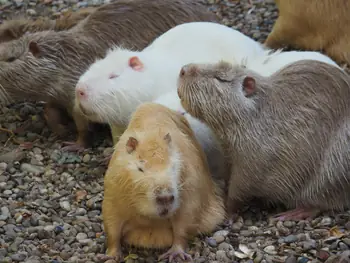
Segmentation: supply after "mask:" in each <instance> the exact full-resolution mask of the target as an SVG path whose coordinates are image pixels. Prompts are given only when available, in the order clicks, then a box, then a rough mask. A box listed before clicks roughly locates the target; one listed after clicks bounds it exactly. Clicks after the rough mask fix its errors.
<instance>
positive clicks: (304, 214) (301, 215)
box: [274, 208, 319, 221]
mask: <svg viewBox="0 0 350 263" xmlns="http://www.w3.org/2000/svg"><path fill="white" fill-rule="evenodd" d="M318 213H319V210H318V209H311V208H309V209H306V208H296V209H293V210H289V211H286V212H283V213H280V214H277V215H275V216H274V218H277V219H278V220H280V221H284V220H294V221H299V220H304V219H307V218H313V217H315V216H316V214H318Z"/></svg>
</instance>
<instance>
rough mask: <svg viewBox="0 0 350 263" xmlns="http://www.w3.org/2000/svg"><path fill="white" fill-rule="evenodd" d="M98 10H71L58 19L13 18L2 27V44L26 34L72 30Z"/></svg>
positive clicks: (90, 8)
mask: <svg viewBox="0 0 350 263" xmlns="http://www.w3.org/2000/svg"><path fill="white" fill-rule="evenodd" d="M96 9H97V8H96V7H87V8H81V9H79V10H77V11H72V10H69V11H67V12H65V13H63V14H62V15H61V16H60V17H58V18H57V19H51V18H50V17H44V16H42V17H38V18H36V19H33V18H29V17H26V16H23V15H21V16H17V17H13V18H12V19H10V20H5V21H4V22H3V23H2V24H1V25H0V43H2V42H6V41H10V40H15V39H18V38H20V37H22V36H23V35H24V34H26V33H35V32H40V31H46V30H54V31H62V30H67V29H70V28H72V27H74V26H75V25H77V24H78V23H79V22H80V21H81V20H83V19H84V18H86V17H87V16H88V15H90V14H91V13H92V12H94V11H95V10H96Z"/></svg>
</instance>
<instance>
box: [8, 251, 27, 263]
mask: <svg viewBox="0 0 350 263" xmlns="http://www.w3.org/2000/svg"><path fill="white" fill-rule="evenodd" d="M26 257H27V256H26V255H25V254H24V253H16V254H13V255H11V259H12V260H14V261H19V262H23V261H24V260H25V259H26Z"/></svg>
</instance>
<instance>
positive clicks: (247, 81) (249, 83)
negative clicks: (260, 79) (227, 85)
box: [242, 77, 256, 97]
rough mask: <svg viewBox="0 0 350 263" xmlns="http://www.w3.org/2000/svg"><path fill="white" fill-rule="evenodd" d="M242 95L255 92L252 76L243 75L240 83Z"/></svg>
mask: <svg viewBox="0 0 350 263" xmlns="http://www.w3.org/2000/svg"><path fill="white" fill-rule="evenodd" d="M242 87H243V92H244V96H246V97H250V96H252V95H254V93H255V92H256V85H255V79H254V78H252V77H245V78H244V80H243V83H242Z"/></svg>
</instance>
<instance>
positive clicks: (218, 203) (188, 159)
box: [102, 103, 225, 257]
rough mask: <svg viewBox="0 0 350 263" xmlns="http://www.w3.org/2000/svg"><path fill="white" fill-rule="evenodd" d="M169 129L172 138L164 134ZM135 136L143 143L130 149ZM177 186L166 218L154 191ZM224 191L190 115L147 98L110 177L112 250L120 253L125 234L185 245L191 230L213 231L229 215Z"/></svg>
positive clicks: (132, 240) (141, 242) (107, 209)
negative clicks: (160, 213) (159, 210)
mask: <svg viewBox="0 0 350 263" xmlns="http://www.w3.org/2000/svg"><path fill="white" fill-rule="evenodd" d="M167 133H169V134H170V137H171V142H170V143H167V142H166V140H165V139H164V138H165V135H166V134H167ZM131 136H132V137H135V138H136V139H137V141H138V145H137V146H136V148H135V150H134V151H133V152H131V153H128V151H127V150H126V145H127V141H128V140H129V138H130V137H131ZM174 152H176V153H177V154H179V156H177V157H176V155H174ZM142 160H144V161H145V162H143V161H142ZM136 167H142V169H143V170H144V173H141V172H139V171H138V170H137V168H136ZM176 171H177V172H176ZM174 174H177V175H178V179H174V178H176V176H175V175H174ZM174 180H175V181H174ZM136 181H137V183H136ZM172 181H174V182H176V184H175V185H173V184H172V183H171V182H172ZM172 187H175V188H176V189H177V190H178V195H177V196H178V197H177V200H178V202H179V203H178V204H179V206H178V209H177V210H175V212H174V214H173V215H172V216H171V217H168V218H161V217H160V216H158V215H157V213H156V205H155V202H154V199H153V198H154V197H153V195H154V194H153V193H154V191H156V190H162V189H169V188H172ZM151 196H152V197H151ZM222 196H223V195H222V193H221V190H220V188H219V187H218V186H217V185H216V184H215V183H214V181H213V180H212V178H211V176H210V174H209V168H208V164H207V161H206V157H205V155H204V152H203V150H202V149H201V147H200V144H199V143H198V141H197V140H196V138H195V136H194V133H193V131H192V129H191V128H190V126H189V123H188V122H187V120H186V118H185V117H184V116H182V115H181V114H179V113H177V112H176V111H173V110H170V109H169V108H167V107H165V106H162V105H160V104H156V103H144V104H141V105H140V106H139V107H138V108H137V110H136V111H135V112H134V114H133V115H132V118H131V121H130V123H129V125H128V128H127V129H126V131H125V132H124V133H123V135H122V136H121V137H120V139H119V141H118V143H117V144H116V146H115V151H114V153H113V156H112V158H111V161H110V164H109V167H108V170H107V172H106V175H105V179H104V200H103V204H102V213H103V223H104V230H105V232H106V234H107V251H108V252H107V254H108V255H109V256H113V257H114V256H118V255H119V256H120V253H121V251H120V242H121V237H122V236H124V237H123V241H124V242H125V243H127V244H132V245H135V246H139V247H145V248H166V247H169V246H171V245H173V246H176V245H180V246H182V247H183V246H185V245H186V242H187V239H188V238H189V237H190V236H191V235H196V234H198V233H207V232H211V231H213V230H214V228H215V227H216V225H218V224H219V223H221V222H222V221H223V220H224V216H225V210H224V205H223V198H222Z"/></svg>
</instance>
